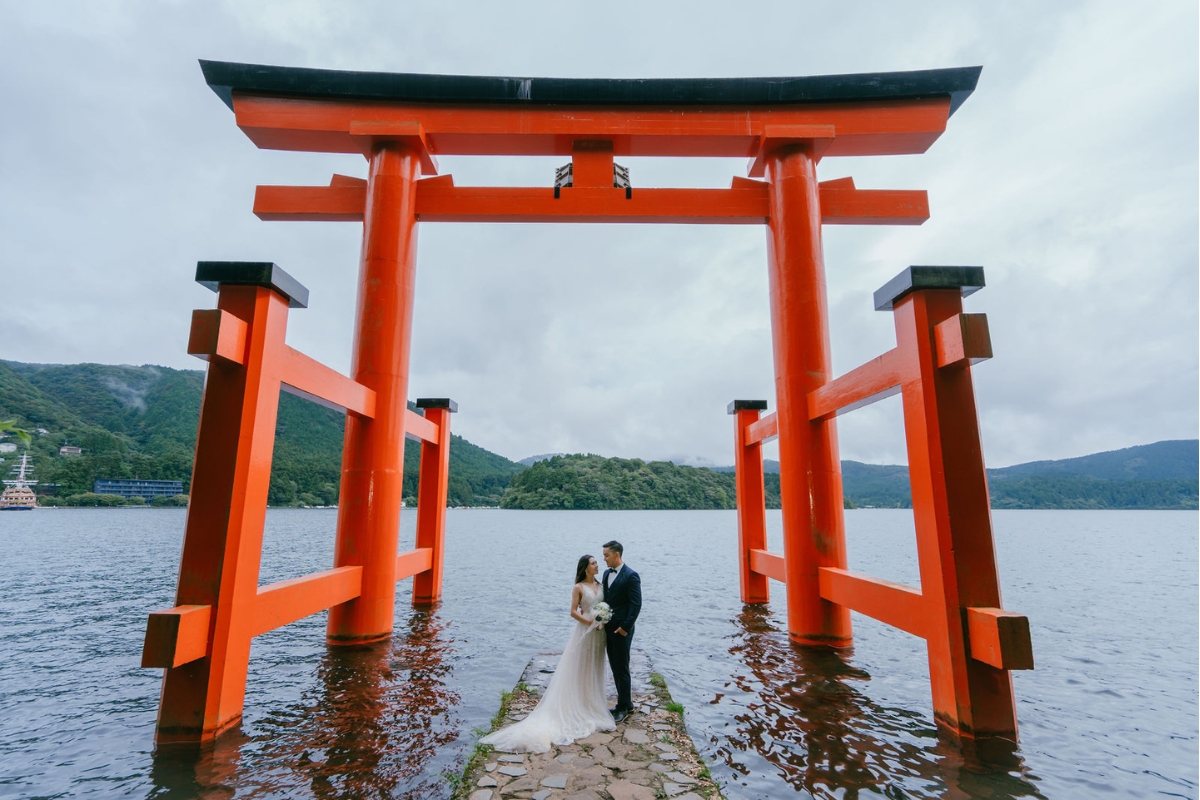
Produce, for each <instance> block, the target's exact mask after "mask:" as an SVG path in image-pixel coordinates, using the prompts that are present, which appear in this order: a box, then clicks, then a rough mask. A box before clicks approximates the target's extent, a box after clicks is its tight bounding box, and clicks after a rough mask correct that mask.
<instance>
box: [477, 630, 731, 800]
mask: <svg viewBox="0 0 1200 800" xmlns="http://www.w3.org/2000/svg"><path fill="white" fill-rule="evenodd" d="M557 663H558V655H557V654H549V653H541V654H538V655H537V656H534V658H533V660H531V661H530V662H529V665H528V666H527V667H525V672H524V673H523V674H522V675H521V683H520V684H518V685H517V688H516V689H514V690H513V697H512V700H511V701H510V703H509V706H508V713H507V715H506V716H505V718H504V720H503V722H501V723H500V727H504V726H505V725H510V724H512V723H513V722H516V721H517V720H520V719H524V718H525V716H526V715H527V714H528V713H529V712H530V711H531V710H532V709H533V707H534V706H535V705H537V700H538V697H539V696H540V695H541V692H542V690H544V689H545V687H546V684H547V683H548V682H549V680H550V676H551V675H552V674H553V673H554V668H555V666H556V665H557ZM629 666H630V671H631V673H632V675H633V699H634V704H635V705H636V706H637V708H638V710H637V711H636V712H635V713H633V714H630V715H629V716H628V717H627V718H626V719H625V721H624V722H622V723H621V724H619V725H618V726H617V730H616V731H614V732H611V733H594V734H592V735H591V736H589V737H587V738H586V739H580V740H579V741H577V742H575V743H574V744H571V745H567V746H565V747H558V746H554V747H551V749H550V751H549V752H547V753H541V754H532V753H503V752H499V751H494V750H492V748H490V747H478V748H476V751H475V753H474V755H473V756H472V758H471V761H470V763H468V764H467V767H466V770H465V771H464V774H463V780H462V781H461V782H460V784H459V786H458V788H457V791H455V793H454V798H455V800H508V798H531V800H605V799H608V800H656V799H661V798H669V800H701V798H711V799H712V800H719V799H720V798H721V792H720V789H719V788H718V787H717V785H716V784H715V783H713V781H712V779H711V778H710V777H709V775H708V769H707V768H706V767H705V766H704V764H703V763H702V762H701V761H700V758H699V756H698V755H697V753H696V748H695V746H694V745H693V744H692V740H691V738H690V737H689V736H688V734H687V729H686V728H685V727H684V724H683V716H682V714H680V713H676V712H674V711H669V710H668V709H667V704H668V703H670V702H671V695H670V693H669V692H668V691H667V688H666V684H665V683H664V682H663V681H662V679H661V677H659V676H656V675H654V673H653V672H652V671H651V665H650V659H649V658H648V657H647V656H646V654H645V653H644V652H643V651H640V650H635V651H634V652H633V653H632V654H631V657H630V665H629ZM615 700H616V698H615V697H610V698H609V705H610V706H612V705H615Z"/></svg>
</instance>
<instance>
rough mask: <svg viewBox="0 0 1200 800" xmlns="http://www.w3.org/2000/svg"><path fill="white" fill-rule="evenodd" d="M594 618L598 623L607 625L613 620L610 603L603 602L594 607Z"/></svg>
mask: <svg viewBox="0 0 1200 800" xmlns="http://www.w3.org/2000/svg"><path fill="white" fill-rule="evenodd" d="M592 616H593V618H594V619H595V620H596V622H600V623H605V622H608V621H609V620H610V619H612V607H610V606H609V605H608V603H606V602H604V601H603V600H601V601H600V602H599V603H596V605H594V606H592Z"/></svg>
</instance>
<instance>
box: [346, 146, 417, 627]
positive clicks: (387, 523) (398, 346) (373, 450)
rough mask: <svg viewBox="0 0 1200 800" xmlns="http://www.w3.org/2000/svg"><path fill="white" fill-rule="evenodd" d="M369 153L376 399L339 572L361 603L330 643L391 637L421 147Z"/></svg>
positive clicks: (354, 464)
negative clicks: (358, 583)
mask: <svg viewBox="0 0 1200 800" xmlns="http://www.w3.org/2000/svg"><path fill="white" fill-rule="evenodd" d="M364 145H365V147H367V148H369V149H370V172H369V176H368V179H367V202H366V213H365V216H364V222H363V244H362V264H361V268H360V271H359V280H358V311H357V316H356V327H355V332H354V358H353V365H352V367H351V373H350V374H351V377H353V379H354V380H355V381H357V382H359V383H361V384H363V385H364V386H367V387H369V388H371V389H373V390H374V391H375V396H376V403H375V417H374V419H370V420H365V419H347V420H346V438H345V445H344V447H343V450H342V485H341V494H340V497H339V500H338V524H337V544H336V545H335V548H334V564H335V565H336V566H339V567H344V566H361V567H362V569H363V578H362V594H360V595H359V596H358V597H357V598H356V599H355V600H353V601H351V602H349V603H346V604H345V605H342V606H339V607H337V608H334V609H332V610H331V611H330V612H329V621H328V626H327V631H326V637H327V639H328V641H329V642H330V644H362V643H365V642H373V641H378V640H380V639H386V638H388V637H389V636H391V635H392V623H393V618H394V613H395V605H396V555H397V552H398V550H399V542H400V503H401V500H402V498H403V493H404V492H403V489H404V426H405V415H406V412H407V410H408V407H407V397H408V358H409V350H410V347H409V346H410V342H411V332H412V315H413V290H414V288H415V284H416V262H417V215H416V196H417V179H418V177H419V176H420V172H421V155H422V154H421V152H420V148H419V146H418V147H414V146H412V145H411V144H410V143H408V142H405V141H398V140H389V139H382V140H380V141H375V140H374V139H373V138H372V137H369V136H368V137H365V138H364Z"/></svg>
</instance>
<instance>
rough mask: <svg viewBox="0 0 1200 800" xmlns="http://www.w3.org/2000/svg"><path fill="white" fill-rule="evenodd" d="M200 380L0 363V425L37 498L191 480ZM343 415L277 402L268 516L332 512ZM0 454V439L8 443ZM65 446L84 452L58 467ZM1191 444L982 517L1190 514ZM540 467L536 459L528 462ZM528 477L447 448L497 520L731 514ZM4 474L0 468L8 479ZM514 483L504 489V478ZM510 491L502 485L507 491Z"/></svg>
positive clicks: (904, 502) (579, 473)
mask: <svg viewBox="0 0 1200 800" xmlns="http://www.w3.org/2000/svg"><path fill="white" fill-rule="evenodd" d="M203 382H204V373H203V372H201V371H198V370H196V371H193V370H176V369H169V368H166V367H154V366H141V367H129V366H106V365H100V364H66V365H58V364H22V363H17V362H11V361H10V362H5V361H0V420H7V419H13V418H15V419H16V420H17V424H18V426H19V427H22V428H25V429H28V430H31V431H34V430H37V429H41V430H43V431H45V433H42V434H39V435H35V436H34V437H33V443H32V447H31V454H32V455H33V458H34V467H35V470H36V473H37V477H38V479H39V480H40V481H42V486H40V487H39V488H45V489H51V488H53V487H52V486H48V484H49V485H53V484H57V488H56V489H55V491H56V493H57V494H58V495H59V496H60V497H62V496H71V495H79V494H81V493H85V492H90V491H91V489H92V484H93V481H94V480H95V479H96V478H147V479H166V480H180V481H183V484H184V486H185V489H186V487H187V486H188V483H189V481H190V479H191V470H192V455H193V451H194V449H195V443H196V423H197V419H198V416H199V411H200V394H201V390H202V388H203ZM343 425H344V419H343V415H342V414H339V413H337V412H335V411H332V410H330V409H327V408H324V407H322V406H318V405H315V404H313V403H309V402H307V401H305V400H301V399H299V398H297V397H293V396H292V395H289V394H284V395H282V396H281V397H280V402H279V418H278V423H277V425H276V439H275V458H274V462H273V466H272V471H271V488H270V497H269V499H270V502H271V504H272V505H332V504H334V503H336V502H337V494H338V482H339V476H340V472H341V452H342V432H343ZM10 441H11V440H10ZM64 444H70V445H74V446H76V447H81V448H82V449H83V454H82V455H80V456H60V455H59V448H60V447H61V446H62V445H64ZM1198 454H1200V442H1197V440H1195V439H1188V440H1177V441H1166V442H1157V443H1155V444H1149V445H1142V446H1139V447H1130V448H1126V449H1124V450H1114V451H1110V452H1105V453H1096V454H1093V455H1089V456H1083V457H1080V458H1071V459H1064V460H1061V461H1035V462H1031V463H1028V464H1018V465H1016V466H1012V467H1005V468H1002V469H992V470H988V483H989V486H990V490H991V498H992V506H993V507H994V508H1177V509H1195V508H1196V507H1197V498H1198V494H1200V492H1198V483H1200V481H1198V480H1197V473H1198V471H1200V457H1198ZM418 458H419V448H418V447H417V446H416V445H415V443H412V442H410V443H408V446H406V447H405V454H404V463H405V477H404V492H405V496H406V497H407V498H409V499H410V500H411V499H412V498H414V497H415V494H416V484H417V463H418ZM535 458H536V459H541V460H536V461H535V460H534V459H535ZM526 460H527V461H529V462H530V463H531V464H532V466H530V467H529V468H528V469H526V467H525V466H524V465H523V464H521V463H517V462H513V461H509V460H508V459H507V458H504V457H503V456H500V455H497V454H495V453H491V452H488V451H487V450H484V449H483V448H481V447H477V446H475V445H473V444H471V443H470V442H468V441H466V440H465V439H462V438H461V437H459V436H456V435H455V436H453V437H452V439H451V445H450V487H449V503H450V504H451V505H456V506H457V505H503V506H504V507H505V508H644V509H652V508H733V507H734V502H735V497H734V484H733V475H732V474H731V473H732V468H731V467H725V468H716V469H713V470H710V469H703V468H696V467H687V466H678V465H675V464H671V463H669V462H658V461H652V462H644V461H641V460H639V459H622V458H603V457H601V456H594V455H587V456H584V455H555V456H553V457H544V456H537V457H531V458H530V459H526ZM8 466H9V465H8V464H0V470H3V471H5V472H7V467H8ZM765 466H766V472H767V474H766V491H767V506H768V507H770V508H778V507H779V475H778V469H779V467H778V463H777V462H768V463H767V464H766V465H765ZM514 476H515V477H514ZM842 477H843V486H844V495H845V498H846V504H847V506H850V507H852V506H860V507H863V506H866V507H877V508H907V507H910V506H911V505H912V498H911V493H910V490H909V484H908V468H907V467H904V466H886V465H877V464H861V463H858V462H855V461H843V462H842ZM510 480H511V485H510Z"/></svg>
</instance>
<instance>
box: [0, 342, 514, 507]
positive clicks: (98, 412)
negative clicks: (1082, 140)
mask: <svg viewBox="0 0 1200 800" xmlns="http://www.w3.org/2000/svg"><path fill="white" fill-rule="evenodd" d="M203 383H204V373H203V372H200V371H192V370H175V369H169V368H167V367H155V366H141V367H129V366H108V365H102V364H67V365H58V364H53V365H52V364H22V363H17V362H4V361H0V419H11V418H16V419H17V421H18V424H19V426H21V427H23V428H25V429H27V430H31V431H33V430H36V429H39V428H40V429H42V430H45V431H46V433H44V434H41V435H35V436H34V437H33V444H32V448H31V453H32V455H33V458H34V467H35V470H36V473H37V477H38V479H39V480H40V481H41V482H42V483H43V484H58V486H57V489H56V494H57V495H58V496H60V497H66V496H71V495H79V494H82V493H85V492H90V491H91V489H92V484H93V482H94V481H95V479H97V478H145V479H159V480H181V481H183V483H184V486H185V489H186V487H187V486H188V483H189V481H190V479H191V468H192V455H193V451H194V449H195V445H196V424H197V420H198V418H199V412H200V395H201V390H202V388H203ZM343 427H344V416H343V415H342V414H339V413H338V412H336V411H333V410H331V409H327V408H324V407H322V406H318V405H315V404H313V403H310V402H308V401H305V400H302V399H300V398H297V397H293V396H292V395H289V394H284V395H282V396H281V397H280V402H279V419H278V423H277V425H276V440H275V457H274V461H273V465H272V470H271V489H270V497H269V500H270V503H271V504H272V505H333V504H335V503H336V502H337V493H338V481H339V476H340V472H341V453H342V432H343ZM64 444H71V445H74V446H77V447H82V448H83V455H81V456H74V457H63V456H59V455H58V450H59V447H61V446H62V445H64ZM418 459H419V447H417V446H416V444H415V443H412V442H410V443H408V445H407V446H406V447H405V458H404V463H405V476H404V486H405V494H406V496H409V497H414V496H415V494H416V485H417V464H418ZM521 469H522V467H521V466H520V465H519V464H515V463H513V462H511V461H509V460H508V459H506V458H504V457H502V456H498V455H496V454H495V453H490V452H488V451H487V450H484V449H483V448H480V447H476V446H475V445H473V444H471V443H470V442H468V441H466V440H465V439H463V438H461V437H459V436H454V435H452V436H451V443H450V487H449V499H448V502H449V503H450V504H451V505H496V504H498V503H499V501H500V495H501V494H502V493H503V491H504V487H505V486H507V485H508V480H509V478H510V477H511V476H512V475H513V474H515V473H516V472H519V471H520V470H521Z"/></svg>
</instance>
